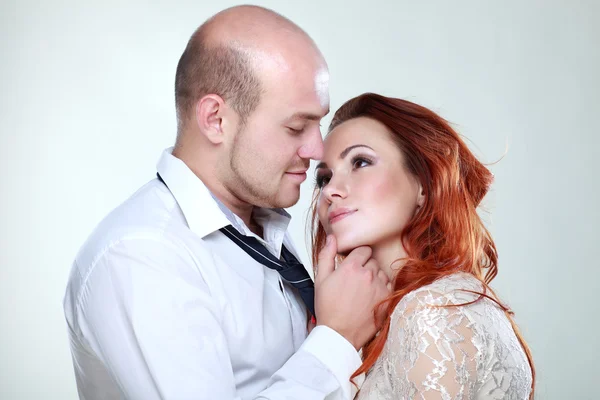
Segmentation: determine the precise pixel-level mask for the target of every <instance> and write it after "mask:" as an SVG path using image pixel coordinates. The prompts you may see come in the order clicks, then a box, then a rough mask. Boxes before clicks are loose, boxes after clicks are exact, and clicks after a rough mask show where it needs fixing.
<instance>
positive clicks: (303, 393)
mask: <svg viewBox="0 0 600 400" xmlns="http://www.w3.org/2000/svg"><path fill="white" fill-rule="evenodd" d="M196 263H197V260H194V259H193V258H192V256H191V255H190V253H189V252H188V251H187V250H186V249H185V247H184V246H182V245H177V244H174V243H169V242H166V241H165V240H164V238H161V239H160V240H157V239H153V238H152V237H151V236H145V237H137V238H129V239H126V240H122V241H120V242H118V243H116V244H114V245H113V246H111V248H110V249H109V250H108V251H106V252H105V253H104V254H103V255H102V256H101V257H100V259H99V260H98V261H97V263H96V265H95V266H94V268H93V270H92V272H91V273H90V275H89V277H88V278H87V280H86V282H85V283H84V286H83V289H82V291H81V293H82V294H81V295H80V296H79V298H78V299H77V303H76V304H77V308H78V309H77V313H78V321H79V326H80V329H81V331H82V332H83V334H84V337H85V340H86V341H87V342H88V345H89V346H90V347H91V349H92V350H93V351H94V353H95V354H96V355H97V356H98V357H99V358H100V359H101V360H102V362H103V363H104V364H105V365H106V367H107V368H108V369H109V370H110V371H111V373H112V375H113V379H114V380H115V381H116V382H117V383H118V385H119V387H120V388H121V391H122V392H123V395H124V397H125V398H127V399H132V400H136V399H140V400H142V399H143V400H153V399H174V400H185V399H195V400H198V399H211V400H213V399H225V400H228V399H232V400H233V399H238V398H239V397H236V387H235V380H234V375H233V371H232V366H231V362H230V355H229V351H228V346H227V343H226V338H225V334H224V332H223V330H222V327H221V321H220V318H221V314H220V310H219V308H218V305H217V304H216V302H215V301H214V300H213V298H212V297H211V294H210V288H209V287H208V286H207V285H206V283H205V282H204V281H203V279H202V277H201V275H200V274H199V273H198V271H197V269H195V267H194V266H195V264H196ZM359 365H360V359H359V357H358V355H357V353H356V350H355V349H354V348H353V346H352V345H351V344H350V343H348V342H347V341H346V340H345V339H344V338H343V337H341V336H340V335H339V334H337V333H336V332H334V331H333V330H331V329H329V328H327V327H320V328H318V329H315V330H314V331H313V332H312V333H311V335H310V336H309V338H308V339H307V340H306V341H305V343H304V344H303V345H302V347H301V348H300V350H299V351H298V352H297V353H296V354H294V355H293V356H292V357H291V358H290V359H289V360H288V362H287V363H286V364H285V365H284V366H283V367H282V368H281V369H280V370H279V371H277V372H276V373H275V374H274V375H273V377H272V378H271V381H270V383H269V387H268V388H267V389H266V390H264V391H263V392H262V393H260V394H259V395H257V399H271V400H276V399H325V398H326V397H327V396H331V397H327V398H328V399H331V398H336V399H337V398H339V399H347V398H349V397H350V394H349V387H350V385H349V383H348V382H347V381H346V382H340V381H344V379H346V380H347V379H348V378H349V376H350V374H351V373H352V372H353V371H354V370H355V369H356V368H357V367H358V366H359Z"/></svg>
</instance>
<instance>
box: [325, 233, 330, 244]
mask: <svg viewBox="0 0 600 400" xmlns="http://www.w3.org/2000/svg"><path fill="white" fill-rule="evenodd" d="M330 243H331V235H327V239H326V240H325V246H329V244H330Z"/></svg>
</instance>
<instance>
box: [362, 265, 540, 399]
mask: <svg viewBox="0 0 600 400" xmlns="http://www.w3.org/2000/svg"><path fill="white" fill-rule="evenodd" d="M460 289H467V290H473V291H481V290H482V287H481V283H480V282H479V281H478V280H477V279H475V277H473V276H472V275H469V274H465V273H457V274H454V275H451V276H448V277H445V278H442V279H440V280H438V281H436V282H434V283H432V284H430V285H427V286H424V287H422V288H420V289H418V290H415V291H413V292H411V293H409V294H408V295H406V296H405V297H404V298H403V299H402V301H400V303H398V306H397V307H396V309H395V310H394V313H393V314H392V320H391V325H390V333H389V336H388V339H387V342H386V344H385V347H384V349H383V352H382V354H381V356H380V357H379V359H378V360H377V362H376V363H375V365H374V366H373V367H372V368H371V370H370V371H369V372H368V373H367V376H366V379H365V381H364V384H363V385H362V387H361V389H360V391H359V393H358V395H357V396H356V398H355V399H358V400H375V399H377V400H384V399H401V400H413V399H415V400H417V399H418V400H423V399H427V400H431V399H440V400H467V399H477V400H483V399H486V400H487V399H510V400H525V399H528V398H529V393H530V390H531V379H532V377H531V369H530V367H529V363H528V362H527V357H526V355H525V352H524V351H523V349H522V347H521V345H520V343H519V341H518V339H517V337H516V335H515V333H514V330H513V329H512V327H511V325H510V321H509V320H508V319H507V318H506V316H505V315H504V312H503V311H502V309H500V307H498V306H497V305H496V304H495V303H494V302H493V301H491V300H489V299H486V298H483V299H481V300H480V301H478V302H476V303H474V304H471V305H468V306H461V307H450V308H440V307H434V306H440V305H449V304H462V303H466V302H469V301H472V300H474V299H475V298H477V297H478V296H476V295H474V294H472V293H467V292H464V291H462V290H460ZM488 294H489V292H488Z"/></svg>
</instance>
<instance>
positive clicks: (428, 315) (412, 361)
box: [389, 291, 477, 400]
mask: <svg viewBox="0 0 600 400" xmlns="http://www.w3.org/2000/svg"><path fill="white" fill-rule="evenodd" d="M405 300H408V301H406V302H405ZM452 304H456V302H455V301H451V299H450V298H449V297H448V296H445V295H443V294H440V293H436V292H433V291H424V292H421V293H418V294H416V295H415V296H413V297H412V298H410V299H404V300H403V301H402V302H401V303H400V304H399V305H398V308H397V309H396V311H395V313H394V315H393V317H392V324H391V326H390V337H389V340H390V349H389V350H390V365H389V366H390V369H391V372H392V374H391V375H392V376H391V381H392V382H391V383H392V388H393V391H394V393H396V394H398V395H400V397H399V398H406V399H422V400H423V399H427V400H432V399H442V400H452V399H468V398H471V397H472V395H474V392H475V391H476V389H475V383H476V382H477V370H476V364H477V363H476V356H477V348H476V347H475V346H474V344H473V337H474V332H473V328H472V324H471V323H470V321H469V319H468V318H467V317H466V315H465V314H464V308H463V307H439V306H443V305H452Z"/></svg>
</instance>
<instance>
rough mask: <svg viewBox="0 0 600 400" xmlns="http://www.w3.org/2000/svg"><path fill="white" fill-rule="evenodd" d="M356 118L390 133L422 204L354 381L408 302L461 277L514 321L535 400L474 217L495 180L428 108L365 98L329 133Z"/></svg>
mask: <svg viewBox="0 0 600 400" xmlns="http://www.w3.org/2000/svg"><path fill="white" fill-rule="evenodd" d="M358 117H368V118H372V119H375V120H377V121H379V122H381V123H383V124H384V125H385V126H387V128H388V129H389V131H390V133H391V138H392V140H393V141H394V142H395V144H396V145H397V146H398V149H399V150H400V151H402V154H403V155H404V159H405V160H406V165H405V167H406V168H407V170H408V171H409V172H411V173H412V174H414V176H415V177H416V178H417V179H418V180H419V182H421V185H422V187H423V192H424V203H423V205H422V207H421V208H420V209H419V210H418V211H417V212H416V214H415V215H414V217H413V218H412V220H411V221H409V223H408V224H407V226H406V227H405V228H404V230H403V232H402V242H403V245H404V248H405V250H406V254H407V256H406V258H404V259H403V260H402V261H403V263H404V264H403V267H402V268H401V269H400V270H399V271H398V272H397V274H396V276H395V277H394V279H393V281H392V285H393V291H392V294H391V296H390V297H389V298H387V299H386V300H385V301H384V302H382V303H381V304H380V306H379V307H383V310H384V314H385V319H384V321H383V324H382V326H381V327H380V333H379V335H377V336H376V337H375V338H373V339H372V340H371V341H370V342H369V343H367V344H366V345H365V346H364V347H363V363H362V365H361V367H360V368H359V369H358V370H357V371H356V372H355V373H354V375H353V376H352V378H355V377H356V376H358V375H360V374H361V373H363V372H367V371H368V370H369V369H370V368H371V367H372V366H373V364H374V363H375V361H376V360H377V358H378V357H379V356H380V354H381V352H382V350H383V347H384V344H385V342H386V340H387V336H388V332H389V328H390V317H391V314H392V312H393V311H394V309H395V307H396V305H397V304H398V303H399V302H400V300H402V298H403V297H404V296H405V295H406V294H408V293H410V292H412V291H413V290H416V289H418V288H420V287H422V286H425V285H428V284H430V283H432V282H434V281H435V280H437V279H439V278H441V277H444V276H446V275H450V274H453V273H456V272H459V271H461V272H467V273H470V274H472V275H473V276H475V277H476V278H477V279H478V280H479V281H481V283H482V285H483V292H482V293H478V294H479V295H480V296H479V297H478V299H477V300H475V301H479V300H481V299H482V298H483V297H486V298H489V299H491V300H493V301H494V302H495V303H497V304H498V305H499V306H500V307H501V308H502V309H503V310H504V312H505V314H506V316H507V317H508V319H509V320H510V322H511V324H512V327H513V329H514V331H515V333H516V335H517V338H518V339H519V342H520V343H521V345H522V347H523V350H524V351H525V353H526V355H527V358H528V361H529V365H530V367H531V372H532V375H533V381H532V388H531V396H530V399H533V394H534V389H535V368H534V364H533V359H532V356H531V351H530V349H529V347H528V346H527V344H526V343H525V340H524V339H523V336H522V335H521V333H520V331H519V329H518V327H517V325H516V324H515V322H514V320H513V318H512V315H513V313H512V311H510V309H508V307H506V306H505V305H504V304H502V303H501V302H500V301H498V300H497V297H496V295H495V294H494V292H493V291H492V289H491V288H490V287H489V283H490V282H491V281H492V279H494V277H495V276H496V274H497V273H498V254H497V252H496V246H495V245H494V241H493V240H492V237H491V235H490V233H489V231H488V230H487V229H486V228H485V226H484V224H483V221H482V220H481V218H480V217H479V215H478V214H477V207H478V206H479V204H480V202H481V200H482V199H483V197H484V196H485V195H486V193H487V192H488V189H489V187H490V185H491V183H492V181H493V174H492V173H491V172H490V171H489V170H488V169H487V168H486V167H485V166H484V165H483V164H482V163H481V162H480V161H479V160H478V159H477V158H476V157H475V156H474V155H473V153H471V151H470V150H469V148H468V147H467V145H466V144H465V143H464V141H463V140H462V139H461V137H460V136H459V135H458V133H456V131H454V129H452V127H451V126H450V125H449V124H448V122H447V121H446V120H444V119H443V118H441V117H440V116H438V115H437V114H436V113H434V112H433V111H431V110H429V109H427V108H425V107H423V106H420V105H418V104H414V103H411V102H409V101H406V100H402V99H395V98H389V97H384V96H381V95H377V94H373V93H365V94H363V95H360V96H358V97H355V98H353V99H351V100H349V101H347V102H346V103H345V104H343V105H342V106H341V107H340V109H339V110H337V112H336V113H335V115H334V117H333V120H332V122H331V124H330V126H329V132H331V131H332V130H333V129H334V128H335V127H337V126H338V125H340V124H342V123H343V122H345V121H348V120H350V119H353V118H358ZM318 197H319V190H318V188H316V189H315V193H314V195H313V203H312V218H311V226H310V232H311V239H312V262H313V265H316V264H317V259H318V254H319V252H320V250H321V249H322V248H323V246H324V244H325V238H326V233H325V230H324V229H323V226H322V225H321V224H320V222H319V218H318V215H317V202H318ZM488 292H489V293H490V294H488ZM475 301H474V302H475ZM471 303H473V302H471ZM471 303H466V304H463V305H467V304H471ZM459 306H461V305H459Z"/></svg>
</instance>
